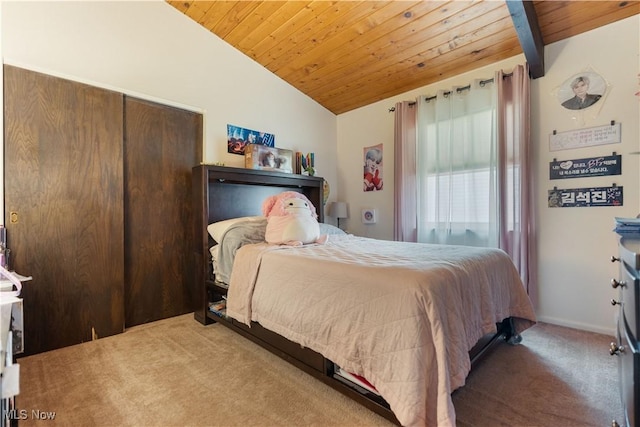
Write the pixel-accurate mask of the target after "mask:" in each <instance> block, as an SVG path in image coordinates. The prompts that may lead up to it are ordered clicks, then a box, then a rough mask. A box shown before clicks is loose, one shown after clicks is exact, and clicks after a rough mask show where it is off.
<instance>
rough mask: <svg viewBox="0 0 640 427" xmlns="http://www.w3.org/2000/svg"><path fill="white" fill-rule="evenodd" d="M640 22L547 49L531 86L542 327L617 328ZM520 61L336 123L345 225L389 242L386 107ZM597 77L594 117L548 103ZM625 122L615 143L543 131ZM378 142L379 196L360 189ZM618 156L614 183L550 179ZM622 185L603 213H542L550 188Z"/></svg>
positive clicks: (639, 192)
mask: <svg viewBox="0 0 640 427" xmlns="http://www.w3.org/2000/svg"><path fill="white" fill-rule="evenodd" d="M639 34H640V16H638V15H636V16H634V17H631V18H628V19H625V20H623V21H620V22H617V23H614V24H611V25H608V26H606V27H603V28H600V29H597V30H594V31H590V32H588V33H584V34H581V35H578V36H576V37H573V38H571V39H568V40H565V41H562V42H558V43H554V44H552V45H549V46H546V48H545V63H546V74H545V76H544V77H542V78H539V79H536V80H532V81H531V91H532V105H531V107H532V117H531V120H532V142H533V144H534V146H535V149H534V151H535V176H533V177H532V179H534V180H535V183H536V186H537V192H536V201H537V210H536V215H537V219H538V224H537V226H538V230H537V241H538V258H539V268H538V275H539V295H538V301H537V304H536V311H537V313H538V316H539V320H541V321H546V322H550V323H556V324H561V325H565V326H571V327H575V328H579V329H586V330H592V331H596V332H603V333H613V331H614V320H613V318H614V311H615V309H614V308H613V307H612V306H611V304H610V303H609V301H610V299H611V298H613V297H615V296H616V293H615V292H614V291H613V290H612V288H611V286H610V285H609V280H610V278H611V277H614V276H616V275H617V265H612V264H611V263H610V262H609V257H610V256H611V255H614V254H616V253H617V247H616V245H617V239H616V235H615V233H613V232H612V231H611V230H612V228H613V221H614V219H613V218H614V217H615V216H630V217H635V216H636V215H638V213H640V189H639V188H640V156H639V155H635V154H629V153H632V152H637V151H640V142H639V141H640V135H639V130H638V117H639V116H640V99H638V98H637V97H635V96H634V93H635V92H636V91H638V90H639V86H638V76H637V75H638V73H639V72H640V66H639V52H640V48H639V43H640V42H639V40H640V37H639ZM518 63H524V56H522V55H519V56H516V57H514V58H511V59H509V60H506V61H502V62H499V63H496V64H493V65H492V66H489V67H485V68H483V69H480V70H477V71H474V72H472V73H467V74H463V75H459V76H456V77H455V78H452V79H448V80H445V81H442V82H439V83H437V84H432V85H429V86H425V87H423V88H420V89H418V90H415V91H411V92H407V93H405V94H402V95H400V96H396V97H393V98H389V99H386V100H384V101H381V102H377V103H375V104H371V105H368V106H366V107H362V108H360V109H358V110H354V111H351V112H348V113H345V114H341V115H340V116H338V151H339V152H340V156H339V159H338V162H339V163H338V186H339V194H338V199H339V200H343V201H346V202H348V203H349V205H350V210H351V217H350V218H349V219H348V220H344V221H341V225H342V224H344V228H346V229H348V230H349V231H350V232H352V233H354V234H358V235H363V236H369V237H375V238H382V239H392V238H393V184H394V180H393V169H394V168H393V114H392V113H389V112H388V110H389V108H390V107H392V106H393V105H394V104H395V103H396V102H397V101H401V100H414V99H415V97H416V95H418V94H428V95H434V94H435V93H436V91H437V90H438V89H446V88H448V87H451V86H453V85H465V84H467V83H469V82H470V81H471V80H472V79H474V78H489V77H493V72H494V71H495V70H497V69H504V70H506V71H508V70H510V69H512V68H513V66H514V65H515V64H518ZM587 69H590V70H594V71H596V72H598V73H599V74H600V75H601V76H603V77H604V78H605V79H606V80H607V81H608V82H609V84H610V88H611V91H610V93H609V94H608V95H607V97H606V98H605V99H604V103H603V105H602V106H601V108H600V110H599V114H597V115H596V116H592V115H591V114H589V115H584V116H583V117H580V119H581V120H574V119H573V118H572V117H571V114H569V113H568V112H567V111H568V110H565V109H564V108H563V107H561V106H560V105H559V104H558V101H557V100H556V98H555V97H554V96H553V92H554V90H555V89H556V88H557V87H558V86H560V85H561V84H562V83H563V82H564V81H565V80H566V79H568V78H569V77H571V76H572V75H574V74H576V73H578V72H581V71H585V70H587ZM611 120H615V121H616V122H619V123H621V124H622V142H621V143H620V144H614V145H608V146H599V147H591V148H583V149H576V150H566V151H562V152H550V151H549V134H550V133H552V132H553V130H554V129H556V130H558V131H568V130H573V129H578V128H583V127H592V126H600V125H606V124H608V123H609V122H610V121H611ZM378 143H383V144H384V181H385V183H384V190H383V191H381V192H374V193H365V192H363V191H362V168H361V165H362V148H363V147H366V146H370V145H375V144H378ZM612 151H616V152H617V153H619V154H622V158H623V161H622V164H623V174H622V175H621V176H615V177H598V178H581V179H574V180H562V181H557V180H554V181H551V180H549V162H550V161H552V160H553V158H558V159H578V158H582V157H595V156H600V155H610V154H611V153H612ZM613 182H615V183H616V184H617V185H622V186H623V187H624V206H622V207H600V208H548V207H547V206H548V204H547V190H549V189H552V188H553V187H554V186H558V188H581V187H589V186H609V185H611V184H612V183H613ZM365 207H366V208H371V207H375V208H378V210H379V213H380V220H379V222H378V223H377V224H375V225H364V224H362V222H361V221H360V210H361V209H362V208H365Z"/></svg>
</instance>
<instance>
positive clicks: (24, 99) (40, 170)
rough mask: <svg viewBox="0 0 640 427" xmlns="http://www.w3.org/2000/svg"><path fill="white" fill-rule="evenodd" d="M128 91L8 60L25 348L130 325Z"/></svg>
mask: <svg viewBox="0 0 640 427" xmlns="http://www.w3.org/2000/svg"><path fill="white" fill-rule="evenodd" d="M122 117H123V97H122V94H119V93H116V92H111V91H108V90H104V89H99V88H95V87H91V86H87V85H84V84H80V83H77V82H72V81H68V80H64V79H59V78H56V77H52V76H47V75H44V74H39V73H36V72H32V71H28V70H24V69H20V68H15V67H12V66H8V65H5V66H4V125H5V129H4V145H5V175H4V185H5V209H6V218H5V224H6V227H7V234H8V246H9V248H10V249H11V267H12V268H14V269H15V270H16V271H17V272H19V273H21V274H25V275H32V276H33V280H32V281H30V282H26V283H25V284H24V286H23V293H22V296H23V297H24V334H25V353H26V354H35V353H40V352H43V351H47V350H52V349H55V348H60V347H64V346H68V345H72V344H77V343H80V342H83V341H89V340H91V339H94V338H96V337H104V336H108V335H113V334H116V333H119V332H122V331H123V327H124V303H123V298H124V297H123V294H124V286H123V283H124V257H123V245H124V235H123V216H124V214H123V165H122V155H123V148H122V141H123V131H122Z"/></svg>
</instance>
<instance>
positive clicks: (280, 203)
mask: <svg viewBox="0 0 640 427" xmlns="http://www.w3.org/2000/svg"><path fill="white" fill-rule="evenodd" d="M262 214H263V215H264V216H266V217H267V228H266V230H265V235H264V239H265V240H266V241H267V243H273V244H279V245H291V246H301V245H304V244H307V243H326V241H327V236H326V235H323V236H320V226H319V225H318V219H317V218H318V215H317V214H316V208H315V206H313V204H312V203H311V202H310V201H309V199H307V197H306V196H305V195H304V194H301V193H298V192H296V191H285V192H283V193H280V194H277V195H275V196H270V197H267V198H266V199H265V201H264V202H263V203H262Z"/></svg>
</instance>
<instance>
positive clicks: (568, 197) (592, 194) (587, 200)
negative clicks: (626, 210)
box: [549, 185, 622, 208]
mask: <svg viewBox="0 0 640 427" xmlns="http://www.w3.org/2000/svg"><path fill="white" fill-rule="evenodd" d="M592 206H622V187H618V186H615V185H614V186H612V187H591V188H570V189H564V190H560V189H557V188H554V189H553V190H549V207H550V208H584V207H592Z"/></svg>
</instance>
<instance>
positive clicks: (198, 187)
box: [192, 165, 324, 317]
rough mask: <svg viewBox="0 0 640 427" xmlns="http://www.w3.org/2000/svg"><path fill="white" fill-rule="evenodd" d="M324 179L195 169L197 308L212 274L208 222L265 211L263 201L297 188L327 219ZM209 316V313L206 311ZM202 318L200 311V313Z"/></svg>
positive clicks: (221, 168) (321, 219)
mask: <svg viewBox="0 0 640 427" xmlns="http://www.w3.org/2000/svg"><path fill="white" fill-rule="evenodd" d="M323 183H324V180H323V178H320V177H315V176H304V175H297V174H287V173H281V172H272V171H262V170H254V169H243V168H231V167H225V166H212V165H199V166H195V167H194V168H193V170H192V191H193V205H192V206H193V216H194V222H193V233H194V236H195V238H194V256H195V267H196V273H195V276H196V277H195V286H196V291H195V293H194V295H196V298H197V299H198V301H196V307H197V310H200V307H204V305H205V304H204V301H205V300H204V299H203V300H200V299H201V298H206V293H205V292H204V287H203V284H204V283H205V280H206V278H207V277H208V275H209V268H210V266H209V258H210V257H209V247H210V246H211V245H212V244H213V240H212V239H211V237H210V236H209V234H208V233H207V225H209V224H211V223H212V222H216V221H222V220H225V219H229V218H238V217H243V216H253V215H261V214H262V202H263V201H264V199H265V198H267V197H268V196H271V195H274V194H278V193H281V192H283V191H297V192H300V193H302V194H304V195H305V196H307V198H308V199H309V200H310V201H311V203H313V205H314V206H315V207H316V211H317V213H318V221H319V222H324V206H323V204H322V199H323ZM203 315H204V316H205V317H206V313H203ZM196 317H198V313H196Z"/></svg>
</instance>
